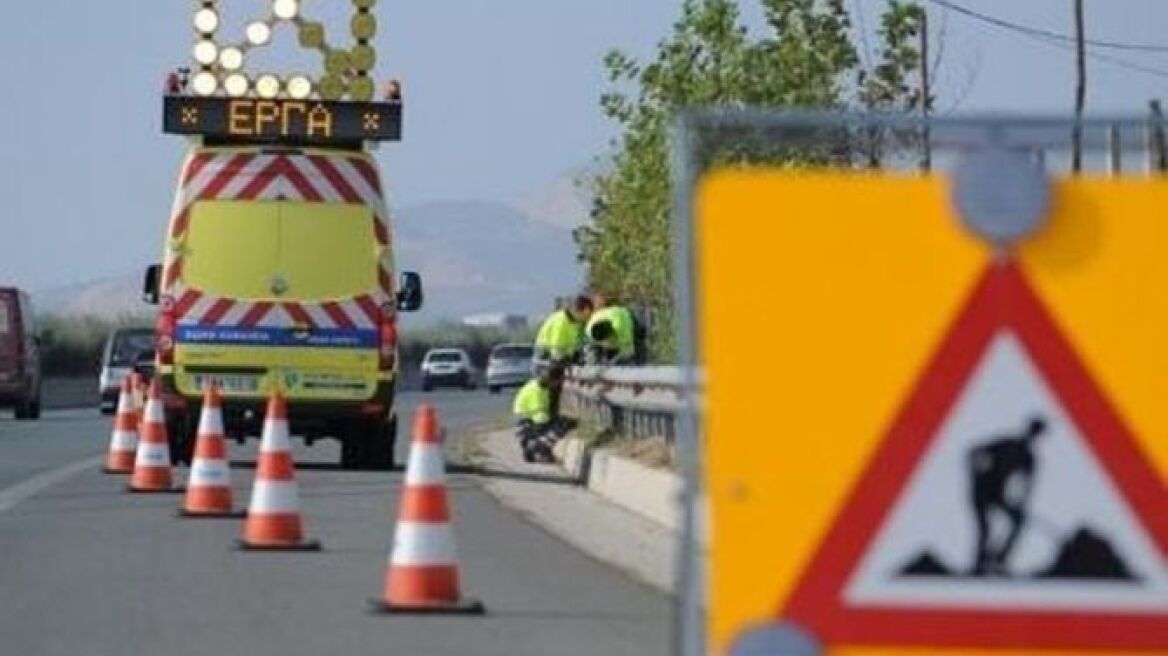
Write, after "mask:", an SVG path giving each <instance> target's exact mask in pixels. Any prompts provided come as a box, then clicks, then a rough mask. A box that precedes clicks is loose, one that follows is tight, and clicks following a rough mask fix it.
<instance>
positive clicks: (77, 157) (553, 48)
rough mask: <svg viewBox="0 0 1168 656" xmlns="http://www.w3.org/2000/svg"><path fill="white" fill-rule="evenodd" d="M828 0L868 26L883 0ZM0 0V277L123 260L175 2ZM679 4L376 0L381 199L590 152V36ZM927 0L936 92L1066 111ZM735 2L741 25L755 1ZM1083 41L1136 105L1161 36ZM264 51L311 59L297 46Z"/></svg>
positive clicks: (167, 180)
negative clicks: (391, 90)
mask: <svg viewBox="0 0 1168 656" xmlns="http://www.w3.org/2000/svg"><path fill="white" fill-rule="evenodd" d="M952 1H953V2H954V3H956V4H960V5H963V6H965V7H969V8H972V9H975V10H977V11H980V12H984V13H987V14H992V15H994V16H996V17H999V18H1002V19H1005V20H1009V21H1014V22H1017V23H1022V24H1026V25H1030V26H1034V27H1040V28H1044V29H1048V30H1052V31H1056V32H1061V33H1068V34H1069V33H1070V32H1071V31H1072V27H1073V24H1072V15H1071V0H1025V2H1019V1H1018V0H952ZM848 2H849V4H850V6H851V7H852V9H853V11H857V12H859V14H862V15H863V16H864V17H865V21H862V23H863V24H865V25H866V26H867V28H868V30H869V31H871V30H872V29H874V27H875V23H876V16H877V14H878V12H879V9H880V7H881V6H882V5H883V4H884V0H848ZM1086 2H1087V8H1088V11H1087V24H1088V34H1089V36H1090V37H1091V38H1096V39H1101V40H1109V41H1121V42H1129V43H1147V44H1156V45H1165V46H1168V36H1165V35H1164V32H1163V26H1164V25H1168V2H1164V1H1163V0H1086ZM9 4H11V5H13V6H11V7H6V12H5V17H6V24H7V25H9V30H8V31H7V34H6V35H5V38H4V41H3V42H2V43H0V80H2V81H3V84H4V90H3V91H0V101H2V102H0V130H2V132H0V134H2V135H3V136H2V138H3V142H2V145H0V283H7V284H17V285H19V286H22V287H25V288H28V289H31V290H34V291H36V290H43V289H47V288H51V287H54V286H59V285H65V284H71V283H74V282H79V281H85V280H91V279H95V278H100V277H103V276H114V275H121V274H125V273H127V272H130V271H136V270H139V269H141V268H142V267H143V266H144V265H145V264H146V263H148V262H150V261H153V260H155V259H156V258H157V257H158V252H159V250H160V248H161V246H160V245H161V235H162V233H163V231H164V228H165V223H166V221H167V218H168V217H167V213H168V211H169V208H170V204H171V196H172V194H173V191H174V180H175V177H176V175H177V171H178V167H179V164H180V162H181V160H182V157H183V154H184V147H185V144H184V142H183V141H182V140H181V139H178V138H174V137H168V136H165V135H162V134H161V132H160V120H161V119H160V114H161V99H160V91H161V81H162V78H163V76H164V74H165V71H167V70H169V69H171V68H173V67H176V66H178V65H183V64H185V63H186V61H187V59H188V57H189V55H188V51H189V49H190V46H191V30H190V27H189V25H190V16H191V7H192V6H193V4H194V3H193V2H190V1H189V0H117V1H109V0H107V1H104V2H101V1H96V0H36V1H35V2H29V1H24V2H14V3H9ZM222 4H223V6H224V7H225V13H226V14H227V15H226V17H225V18H226V21H227V27H226V28H225V29H226V33H229V34H231V33H234V34H240V33H241V31H242V26H243V24H244V23H245V22H246V21H247V20H249V19H251V18H253V17H258V16H259V15H261V14H263V13H265V12H266V9H265V7H266V4H267V0H225V1H224V2H223V3H222ZM679 4H680V3H679V0H408V1H407V0H401V1H393V0H381V2H380V3H379V9H378V12H379V14H378V15H379V18H380V26H381V29H380V33H379V37H378V43H377V45H378V48H379V53H380V64H379V67H378V73H379V76H380V77H381V78H385V79H388V78H389V77H400V78H401V79H402V80H403V81H404V85H405V94H406V105H407V106H406V126H405V141H404V142H403V143H401V144H394V145H389V146H386V147H384V148H383V149H382V150H381V151H380V152H379V154H378V157H379V159H380V160H381V162H382V165H383V168H384V171H385V174H386V176H387V178H388V180H389V186H390V187H391V189H392V193H393V199H394V204H395V205H397V206H406V205H415V204H420V203H426V202H432V201H439V200H488V201H498V202H508V203H517V202H520V201H521V200H522V199H523V198H525V197H528V196H530V195H533V194H535V193H538V192H539V191H540V190H541V189H543V188H545V187H547V186H548V185H550V184H551V183H553V182H554V181H556V180H557V179H559V178H561V177H562V176H564V175H566V174H569V173H570V172H572V171H574V170H576V169H578V168H580V167H582V166H584V165H587V164H588V163H589V162H591V161H593V160H594V159H595V158H596V157H598V156H599V155H601V154H603V153H604V152H605V151H606V149H607V144H608V143H609V141H610V140H611V139H612V138H613V137H614V131H613V126H612V125H611V124H609V123H608V122H607V121H606V120H605V119H604V118H603V116H601V114H600V111H599V109H598V104H597V100H598V98H599V96H600V94H601V93H602V91H603V90H604V88H605V80H604V75H603V70H602V67H601V65H600V60H601V58H602V56H603V54H604V53H605V52H606V51H607V50H609V49H610V48H612V47H621V48H623V49H626V50H628V51H630V52H632V53H634V54H641V55H646V54H649V53H651V52H652V47H653V45H654V44H655V43H656V42H657V41H658V40H659V39H660V38H661V37H662V36H663V35H665V34H666V33H667V31H668V29H669V26H670V24H671V22H672V21H673V19H674V18H675V17H676V14H677V11H678V6H679ZM743 4H744V6H746V7H750V6H753V5H754V3H753V2H747V1H745V0H744V2H743ZM348 5H349V3H347V2H342V0H307V1H306V12H307V13H309V14H311V15H313V16H314V17H320V18H322V19H327V18H330V17H339V16H341V15H342V14H343V11H344V10H345V8H346V7H348ZM928 9H929V12H930V16H931V20H932V22H933V25H934V28H935V29H936V30H937V36H936V40H937V41H938V42H939V43H941V44H942V48H943V51H942V59H941V68H940V69H939V71H938V76H939V82H938V93H939V96H940V98H939V101H938V106H939V109H940V110H941V111H942V112H946V113H969V112H1028V113H1036V112H1041V113H1051V112H1054V113H1060V114H1064V113H1066V112H1069V111H1070V107H1071V100H1072V88H1073V72H1074V69H1073V57H1072V54H1071V53H1070V52H1068V51H1067V50H1065V49H1061V48H1056V47H1052V46H1050V45H1049V44H1047V43H1045V42H1042V41H1037V40H1034V39H1030V38H1026V37H1024V36H1020V35H1018V34H1014V33H1011V32H1007V31H1004V30H1002V29H1000V28H996V27H992V26H988V25H984V24H982V23H979V22H976V21H973V20H970V19H968V18H966V17H964V16H960V15H957V14H955V13H953V12H951V11H946V10H944V9H942V8H940V7H938V6H936V5H931V4H930V5H929V7H928ZM746 13H747V20H748V21H749V22H751V23H752V24H754V25H755V26H757V24H758V16H757V11H756V10H752V9H748V10H747V12H746ZM337 24H339V25H341V26H344V25H345V23H343V22H342V23H337ZM942 32H943V34H942ZM338 41H340V42H343V41H341V40H340V39H338ZM273 52H274V53H276V54H275V55H273V57H274V58H277V59H279V58H280V55H286V54H287V53H286V51H284V50H280V49H276V50H274V51H273ZM1099 52H1100V54H1108V55H1109V56H1113V57H1120V58H1123V59H1126V60H1128V61H1130V62H1134V63H1136V64H1139V65H1141V66H1144V67H1149V68H1152V69H1155V70H1156V71H1158V73H1157V74H1149V73H1146V72H1140V71H1134V70H1131V69H1129V68H1124V67H1122V66H1119V65H1116V64H1113V63H1110V62H1101V61H1096V60H1092V61H1091V63H1090V87H1089V94H1088V108H1089V111H1091V112H1095V113H1107V114H1113V113H1119V112H1142V111H1144V108H1145V107H1146V104H1147V100H1148V99H1149V98H1151V97H1155V96H1157V95H1161V94H1163V92H1164V88H1165V87H1166V86H1168V55H1165V54H1163V53H1148V52H1111V51H1106V52H1105V51H1099ZM260 63H264V62H260ZM283 63H286V64H287V63H291V64H293V65H294V66H295V67H304V68H305V69H307V70H311V69H308V67H309V66H311V65H312V60H311V59H304V58H303V57H300V58H297V57H291V58H290V59H288V60H286V61H284V62H283Z"/></svg>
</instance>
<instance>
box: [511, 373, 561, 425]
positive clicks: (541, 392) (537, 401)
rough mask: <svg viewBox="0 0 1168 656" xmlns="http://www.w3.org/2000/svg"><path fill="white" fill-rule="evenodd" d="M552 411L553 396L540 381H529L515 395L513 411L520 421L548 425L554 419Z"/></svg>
mask: <svg viewBox="0 0 1168 656" xmlns="http://www.w3.org/2000/svg"><path fill="white" fill-rule="evenodd" d="M551 409H552V399H551V395H550V394H549V393H548V389H547V388H546V387H544V386H543V385H540V384H539V381H538V380H535V379H533V380H529V381H527V384H526V385H524V386H523V387H521V388H519V393H518V394H516V395H515V405H514V408H513V411H514V412H515V416H516V417H518V418H519V419H530V420H531V421H533V422H535V423H537V424H546V423H548V422H549V421H551V419H552V415H551Z"/></svg>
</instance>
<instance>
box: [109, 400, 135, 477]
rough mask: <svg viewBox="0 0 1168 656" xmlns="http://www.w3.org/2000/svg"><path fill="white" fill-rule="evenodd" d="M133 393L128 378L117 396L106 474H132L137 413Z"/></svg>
mask: <svg viewBox="0 0 1168 656" xmlns="http://www.w3.org/2000/svg"><path fill="white" fill-rule="evenodd" d="M133 395H134V392H133V387H132V383H131V382H130V379H129V378H126V379H124V380H122V391H121V393H119V394H118V409H117V414H115V415H114V428H113V431H112V434H111V435H110V444H109V453H108V454H107V455H106V458H105V469H104V470H103V471H104V472H105V473H107V474H132V473H133V472H134V461H135V459H136V457H137V453H138V411H137V410H136V409H135V407H134V405H135V404H134V396H133Z"/></svg>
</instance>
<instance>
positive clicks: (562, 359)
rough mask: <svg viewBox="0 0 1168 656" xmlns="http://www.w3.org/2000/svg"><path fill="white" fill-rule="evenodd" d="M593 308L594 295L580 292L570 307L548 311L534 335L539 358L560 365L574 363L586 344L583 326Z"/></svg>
mask: <svg viewBox="0 0 1168 656" xmlns="http://www.w3.org/2000/svg"><path fill="white" fill-rule="evenodd" d="M592 309H593V304H592V299H590V298H588V297H587V296H577V297H576V298H575V299H573V301H572V302H571V303H570V304H569V305H568V306H567V307H564V308H560V309H558V310H556V311H555V312H552V313H551V314H550V315H548V317H547V319H544V322H543V324H542V325H541V326H540V327H539V332H538V333H536V336H535V350H536V354H537V356H538V357H539V359H540V360H541V361H546V362H550V363H552V364H559V365H570V364H572V363H574V362H575V361H576V359H577V358H578V357H579V355H580V349H581V348H582V347H583V346H584V326H585V324H587V323H588V319H589V317H591V316H592Z"/></svg>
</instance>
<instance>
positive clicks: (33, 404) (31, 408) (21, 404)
mask: <svg viewBox="0 0 1168 656" xmlns="http://www.w3.org/2000/svg"><path fill="white" fill-rule="evenodd" d="M12 414H13V415H15V416H16V420H17V421H29V420H33V419H40V418H41V400H40V398H38V397H33V398H29V399H25V400H23V401H18V402H17V403H16V407H15V408H13V412H12Z"/></svg>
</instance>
